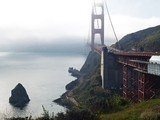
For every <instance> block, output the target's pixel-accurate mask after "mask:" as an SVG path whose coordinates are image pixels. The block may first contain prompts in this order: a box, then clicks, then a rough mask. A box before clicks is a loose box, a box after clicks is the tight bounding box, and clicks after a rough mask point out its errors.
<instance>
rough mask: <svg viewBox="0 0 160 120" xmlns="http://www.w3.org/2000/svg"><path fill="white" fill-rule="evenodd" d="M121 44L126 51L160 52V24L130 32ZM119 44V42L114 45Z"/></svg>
mask: <svg viewBox="0 0 160 120" xmlns="http://www.w3.org/2000/svg"><path fill="white" fill-rule="evenodd" d="M119 44H120V46H121V49H122V50H124V51H146V52H160V25H159V26H156V27H151V28H147V29H144V30H140V31H138V32H135V33H131V34H128V35H126V36H124V37H123V38H122V39H121V40H120V41H119ZM117 46H118V45H117V43H116V44H114V45H112V47H115V48H117Z"/></svg>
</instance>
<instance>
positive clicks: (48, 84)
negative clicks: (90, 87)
mask: <svg viewBox="0 0 160 120" xmlns="http://www.w3.org/2000/svg"><path fill="white" fill-rule="evenodd" d="M85 58H86V55H84V54H83V53H82V54H76V53H69V52H68V53H67V52H66V53H64V52H62V53H60V52H59V53H56V52H43V53H42V52H0V115H4V114H5V115H7V116H8V117H9V116H29V115H32V116H34V117H36V116H40V115H41V113H43V109H42V105H44V107H45V108H46V110H49V111H50V112H54V113H57V112H61V111H64V110H65V108H63V107H61V106H59V105H56V104H55V103H53V102H52V101H53V100H54V99H56V98H59V97H60V95H61V94H62V93H64V92H65V85H66V84H67V83H69V82H70V81H72V80H74V79H75V78H73V77H72V76H70V75H69V74H68V68H69V67H74V68H76V69H80V68H81V66H82V65H83V63H84V61H85ZM18 83H21V84H22V85H23V86H24V87H25V88H26V91H27V93H28V95H29V97H30V99H31V101H30V102H29V104H28V105H27V106H26V107H25V108H24V109H23V110H20V109H18V108H15V107H13V106H12V105H10V104H9V97H10V96H11V90H12V89H13V88H14V87H15V86H16V85H17V84H18Z"/></svg>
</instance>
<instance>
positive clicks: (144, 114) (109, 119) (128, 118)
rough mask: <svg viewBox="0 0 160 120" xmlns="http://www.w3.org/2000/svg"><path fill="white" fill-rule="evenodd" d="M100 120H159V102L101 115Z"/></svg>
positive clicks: (145, 102)
mask: <svg viewBox="0 0 160 120" xmlns="http://www.w3.org/2000/svg"><path fill="white" fill-rule="evenodd" d="M101 118H102V120H160V100H159V99H154V100H149V101H144V102H141V103H139V104H136V105H132V106H131V107H129V108H127V109H125V110H123V111H120V112H117V113H112V114H103V115H101Z"/></svg>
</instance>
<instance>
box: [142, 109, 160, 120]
mask: <svg viewBox="0 0 160 120" xmlns="http://www.w3.org/2000/svg"><path fill="white" fill-rule="evenodd" d="M159 119H160V113H156V112H154V111H152V110H145V111H144V112H142V113H141V115H140V120H159Z"/></svg>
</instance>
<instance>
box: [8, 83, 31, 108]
mask: <svg viewBox="0 0 160 120" xmlns="http://www.w3.org/2000/svg"><path fill="white" fill-rule="evenodd" d="M29 101H30V99H29V97H28V94H27V92H26V90H25V88H24V87H23V86H22V84H20V83H18V85H17V86H16V87H15V88H14V89H13V90H12V91H11V97H10V98H9V103H11V104H12V105H13V106H15V107H19V108H23V107H24V106H25V105H26V104H27V103H28V102H29Z"/></svg>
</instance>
